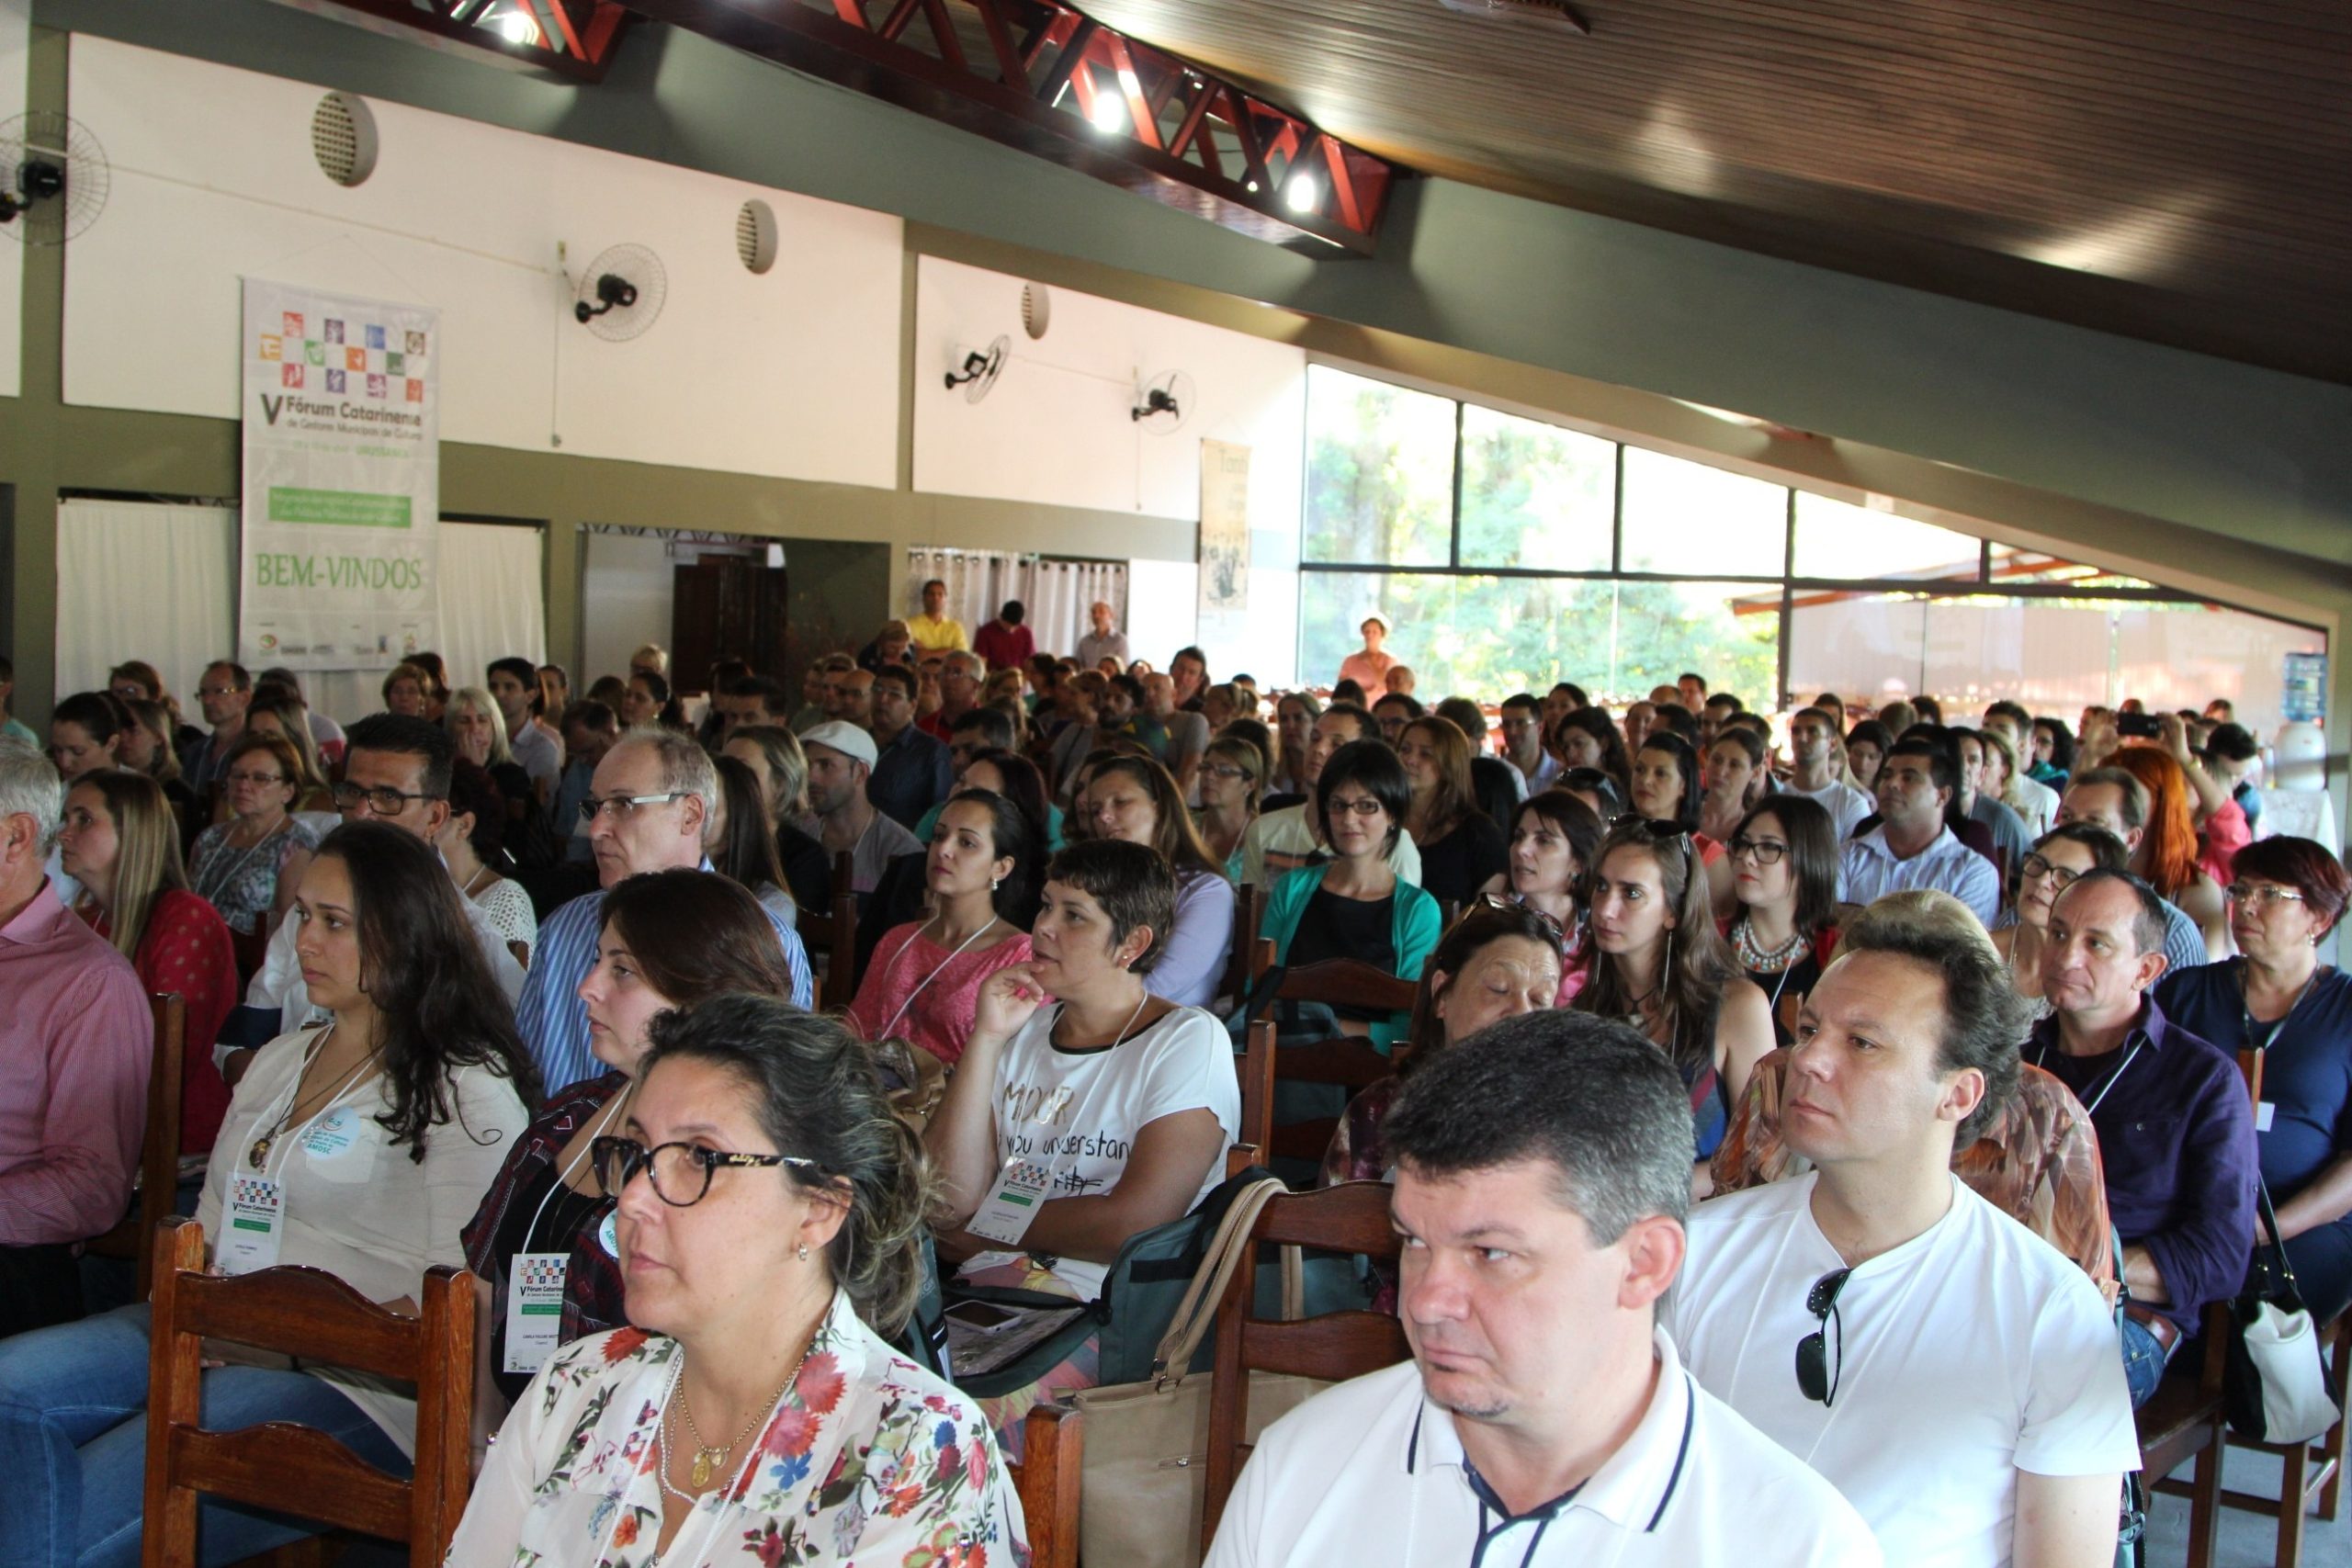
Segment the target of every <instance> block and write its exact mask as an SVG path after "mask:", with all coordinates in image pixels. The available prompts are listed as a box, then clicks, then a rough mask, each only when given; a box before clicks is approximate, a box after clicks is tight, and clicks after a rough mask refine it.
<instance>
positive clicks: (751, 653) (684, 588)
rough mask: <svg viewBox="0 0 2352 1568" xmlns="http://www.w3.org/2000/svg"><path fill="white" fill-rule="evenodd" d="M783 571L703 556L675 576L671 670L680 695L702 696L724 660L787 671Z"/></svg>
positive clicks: (753, 561) (748, 560)
mask: <svg viewBox="0 0 2352 1568" xmlns="http://www.w3.org/2000/svg"><path fill="white" fill-rule="evenodd" d="M784 606H785V569H784V568H783V567H771V566H769V565H767V564H766V563H765V562H764V561H762V560H760V559H758V558H754V557H751V556H720V555H713V556H705V557H703V558H701V559H700V560H696V561H691V562H682V563H681V564H679V565H678V566H676V567H674V568H673V569H672V571H671V595H670V649H671V654H670V668H671V670H672V671H673V672H674V676H675V679H674V681H673V684H675V685H676V686H677V687H678V689H679V690H680V691H684V692H699V691H701V690H702V688H703V685H704V683H705V682H706V681H707V678H708V675H709V671H710V667H711V665H712V664H713V663H714V662H715V661H717V660H721V659H728V658H737V659H744V660H750V661H751V665H752V669H754V670H756V671H759V672H760V673H762V674H763V675H777V674H779V673H780V672H781V671H783V669H784V632H785V614H784Z"/></svg>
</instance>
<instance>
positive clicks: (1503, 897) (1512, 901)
mask: <svg viewBox="0 0 2352 1568" xmlns="http://www.w3.org/2000/svg"><path fill="white" fill-rule="evenodd" d="M1478 902H1479V903H1480V904H1481V905H1482V906H1484V907H1485V908H1489V909H1509V910H1510V911H1512V912H1513V913H1514V914H1525V915H1532V916H1534V917H1535V921H1536V923H1537V924H1538V925H1540V926H1542V927H1543V928H1544V930H1545V931H1550V932H1551V933H1552V940H1553V941H1554V942H1559V943H1561V944H1563V945H1566V942H1567V940H1568V933H1567V932H1566V931H1563V930H1562V929H1561V928H1560V922H1559V921H1557V920H1555V919H1553V918H1552V917H1551V915H1550V914H1549V913H1547V912H1546V911H1544V910H1543V909H1540V908H1536V907H1535V906H1534V905H1532V904H1523V903H1521V901H1520V900H1518V899H1517V898H1514V897H1511V896H1510V895H1509V894H1507V893H1481V894H1479V895H1478Z"/></svg>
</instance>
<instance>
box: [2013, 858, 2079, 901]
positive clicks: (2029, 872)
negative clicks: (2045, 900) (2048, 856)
mask: <svg viewBox="0 0 2352 1568" xmlns="http://www.w3.org/2000/svg"><path fill="white" fill-rule="evenodd" d="M2018 872H2019V873H2020V874H2022V875H2023V876H2024V878H2025V880H2026V881H2028V882H2034V881H2039V880H2040V879H2041V878H2042V877H2045V876H2047V877H2051V878H2052V879H2053V880H2055V881H2056V882H2057V884H2058V890H2059V891H2060V892H2062V893H2063V892H2064V891H2065V890H2066V889H2067V888H2068V887H2070V886H2074V882H2075V878H2076V877H2078V876H2080V875H2082V873H2081V872H2079V871H2068V870H2067V869H2066V868H2065V867H2064V866H2063V865H2052V864H2051V863H2049V862H2048V861H2046V860H2044V859H2042V858H2041V856H2040V855H2028V856H2026V857H2025V861H2024V863H2023V864H2021V865H2019V866H2018Z"/></svg>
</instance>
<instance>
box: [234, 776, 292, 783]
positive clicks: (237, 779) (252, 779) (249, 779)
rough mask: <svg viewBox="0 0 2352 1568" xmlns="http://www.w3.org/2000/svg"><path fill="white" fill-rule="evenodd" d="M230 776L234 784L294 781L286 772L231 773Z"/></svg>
mask: <svg viewBox="0 0 2352 1568" xmlns="http://www.w3.org/2000/svg"><path fill="white" fill-rule="evenodd" d="M228 778H229V782H230V783H231V784H291V783H293V782H294V781H293V780H291V779H289V778H288V777H287V776H286V775H285V774H284V773H231V774H229V775H228Z"/></svg>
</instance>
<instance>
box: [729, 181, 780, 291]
mask: <svg viewBox="0 0 2352 1568" xmlns="http://www.w3.org/2000/svg"><path fill="white" fill-rule="evenodd" d="M735 259H736V260H738V261H740V262H741V263H742V264H743V266H744V268H745V270H746V271H750V272H765V271H767V269H768V268H770V267H772V266H774V265H775V208H773V207H770V206H769V205H768V204H767V203H766V202H764V201H762V200H760V199H759V198H758V197H752V199H751V200H749V201H747V202H745V203H744V204H743V205H742V206H741V208H739V209H736V212H735Z"/></svg>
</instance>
